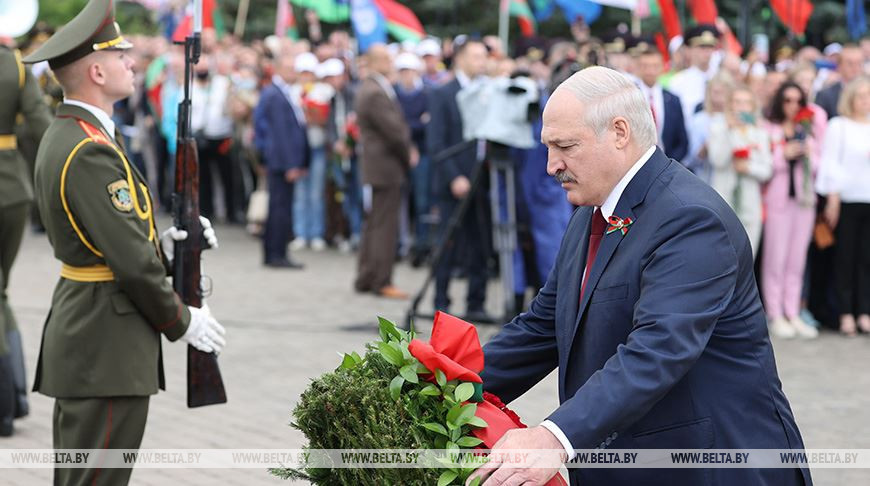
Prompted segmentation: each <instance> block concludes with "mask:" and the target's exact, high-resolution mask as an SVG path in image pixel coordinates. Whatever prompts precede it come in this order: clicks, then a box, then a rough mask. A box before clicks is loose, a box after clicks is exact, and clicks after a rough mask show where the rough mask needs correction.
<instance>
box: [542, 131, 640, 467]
mask: <svg viewBox="0 0 870 486" xmlns="http://www.w3.org/2000/svg"><path fill="white" fill-rule="evenodd" d="M655 150H656V148H655V146H652V147H650V148H649V149H647V151H646V152H644V154H643V155H641V156H640V158H639V159H638V160H637V162H635V163H634V165H632V166H631V169H628V172H626V173H625V175H624V176H622V179H620V180H619V182H618V183H617V184H616V186H614V187H613V190H611V191H610V194H609V195H608V196H607V199H605V200H604V204H602V205H601V207H600V209H601V215H602V216H603V217H604V219H605V220H606V219H608V218H610V217H611V216H613V212H614V211H615V210H616V205H617V203H619V198H620V197H622V193H623V192H624V191H625V188H626V187H628V183H629V182H631V180H632V179H634V176H635V175H636V174H637V172H638V171H639V170H640V169H641V168H642V167H643V165H644V164H646V163H647V161H648V160H649V159H650V157H652V155H653V154H654V153H655ZM593 214H594V213H593ZM582 275H583V276H584V278H585V276H586V270H585V268H584V270H583V274H582ZM581 285H582V282H581ZM541 427H544V428H545V429H547V430H549V431H550V432H551V433H552V434H553V435H555V436H556V438H557V439H559V442H560V443H561V444H562V447H564V448H565V452H567V453H568V460H571V459H573V458H574V456H575V453H574V446H572V445H571V441H570V440H568V437H567V436H566V435H565V433H564V432H562V429H560V428H559V426H558V425H556V424H555V423H553V422H551V421H549V420H544V421H543V422H541Z"/></svg>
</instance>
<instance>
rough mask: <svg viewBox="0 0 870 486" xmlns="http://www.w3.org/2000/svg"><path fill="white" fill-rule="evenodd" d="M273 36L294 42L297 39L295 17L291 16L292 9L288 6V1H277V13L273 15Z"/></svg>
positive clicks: (297, 32)
mask: <svg viewBox="0 0 870 486" xmlns="http://www.w3.org/2000/svg"><path fill="white" fill-rule="evenodd" d="M275 35H276V36H278V37H289V38H291V39H294V40H295V39H298V38H299V30H298V29H297V28H296V16H295V15H293V7H291V6H290V2H289V0H278V11H277V12H276V14H275Z"/></svg>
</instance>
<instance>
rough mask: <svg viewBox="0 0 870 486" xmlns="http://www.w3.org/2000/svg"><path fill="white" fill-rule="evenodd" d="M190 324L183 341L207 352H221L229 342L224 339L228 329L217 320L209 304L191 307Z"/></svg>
mask: <svg viewBox="0 0 870 486" xmlns="http://www.w3.org/2000/svg"><path fill="white" fill-rule="evenodd" d="M188 309H190V325H189V326H188V327H187V332H186V333H184V336H181V339H182V341H185V342H187V343H188V344H190V345H191V346H193V347H194V348H196V349H198V350H200V351H203V352H205V353H212V352H213V353H215V354H220V352H221V350H222V349H223V348H224V346H225V345H226V344H227V342H226V340H224V334H226V330H224V327H223V326H221V325H220V324H219V323H218V321H216V320H215V318H214V317H212V315H211V311H209V309H208V306H207V305H205V304H203V306H202V308H201V309H200V308H196V307H190V306H188Z"/></svg>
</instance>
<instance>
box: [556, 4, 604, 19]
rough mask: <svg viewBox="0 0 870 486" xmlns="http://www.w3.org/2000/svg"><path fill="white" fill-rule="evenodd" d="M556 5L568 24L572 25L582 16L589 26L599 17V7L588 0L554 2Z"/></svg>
mask: <svg viewBox="0 0 870 486" xmlns="http://www.w3.org/2000/svg"><path fill="white" fill-rule="evenodd" d="M556 3H557V4H559V8H561V9H562V13H563V14H565V18H566V19H568V22H569V23H572V24H573V23H574V21H575V20H577V17H581V16H582V17H583V20H584V21H585V22H586V23H587V24H591V23H593V22H595V21H596V20H598V17H599V16H601V5H599V4H597V3H593V2H590V1H589V0H556Z"/></svg>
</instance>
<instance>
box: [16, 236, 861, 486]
mask: <svg viewBox="0 0 870 486" xmlns="http://www.w3.org/2000/svg"><path fill="white" fill-rule="evenodd" d="M163 223H164V226H165V223H166V222H165V221H164V222H163ZM218 234H219V237H220V242H221V247H220V249H219V250H218V251H215V252H209V253H207V254H206V261H205V265H206V270H207V273H208V274H209V275H211V276H212V278H213V280H214V292H213V295H212V297H211V298H210V299H209V305H210V306H211V308H212V311H213V312H214V314H215V315H216V316H217V317H218V318H219V319H220V321H221V322H222V323H223V324H224V325H225V326H226V328H227V333H228V345H227V348H226V350H225V351H224V353H223V354H222V355H221V358H220V363H221V369H222V372H223V375H224V380H225V383H226V386H227V389H228V394H229V403H228V404H226V405H222V406H213V407H205V408H201V409H196V410H188V409H187V408H186V406H185V391H184V390H185V383H184V355H185V346H184V345H182V344H178V343H176V344H171V343H165V344H164V354H165V360H166V371H167V372H166V375H167V388H168V391H167V392H165V393H160V394H159V395H157V396H155V397H152V400H151V409H150V415H149V421H148V429H147V431H146V433H145V438H144V441H143V444H142V447H143V448H202V449H208V448H276V449H277V448H298V447H301V446H302V445H303V443H304V442H303V439H304V438H303V437H302V435H301V434H300V433H298V432H297V431H295V430H294V429H292V428H291V427H289V426H288V425H287V424H288V421H289V418H290V410H291V409H292V407H293V405H294V403H295V401H296V399H297V398H298V396H299V395H300V393H301V392H302V391H303V389H304V388H305V387H306V386H307V384H308V383H309V381H310V380H311V378H313V377H315V376H317V375H319V374H321V373H323V372H326V371H329V370H332V369H333V368H335V366H336V365H337V364H338V361H339V358H338V356H337V355H336V352H338V351H352V350H361V349H362V346H363V344H364V343H365V342H367V341H369V340H372V339H374V338H375V336H376V331H375V328H374V326H373V323H374V321H375V316H377V315H382V316H385V317H387V318H391V319H396V320H398V319H402V317H403V316H404V314H405V311H406V306H407V303H402V302H395V301H387V300H382V299H378V298H375V297H373V296H367V295H359V294H356V293H354V292H353V291H352V290H351V282H352V279H353V275H354V272H355V263H356V261H355V258H354V257H353V256H352V255H341V254H338V253H336V252H334V251H327V252H323V253H314V252H310V251H302V252H299V254H298V255H297V256H298V258H299V259H300V260H301V261H303V262H304V263H305V264H306V265H307V267H306V270H305V271H303V272H293V271H276V270H269V269H265V268H263V267H262V266H261V265H260V246H259V244H258V242H257V241H255V240H253V239H252V238H250V237H249V236H248V235H246V234H245V233H244V231H242V229H240V228H238V227H219V228H218ZM59 268H60V265H59V263H58V262H57V261H56V260H54V258H53V256H52V253H51V249H50V246H49V244H48V242H47V240H46V238H45V237H44V236H40V235H30V234H28V235H27V236H26V238H25V241H24V245H23V248H22V250H21V253H20V255H19V258H18V261H17V263H16V265H15V267H14V269H13V274H12V278H11V288H10V292H9V293H10V298H11V302H12V306H13V309H14V310H15V312H16V313H17V316H18V320H19V323H20V325H21V327H22V331H23V336H24V341H25V347H26V350H25V352H26V354H27V360H28V366H29V369H28V374H29V376H28V378H29V379H32V376H33V370H34V362H35V359H36V356H37V352H38V347H39V339H40V333H41V330H42V323H43V320H44V318H45V316H46V313H47V311H48V305H49V302H50V296H51V292H52V289H53V287H54V284H55V282H56V279H57V275H58V271H59ZM424 277H425V274H424V272H423V271H421V270H414V269H411V268H410V267H408V266H406V265H404V264H403V265H399V266H398V267H397V270H396V276H395V283H396V284H397V285H399V286H400V287H403V288H405V289H408V290H413V289H415V288H417V286H418V285H420V284H421V282H422V281H423V278H424ZM452 290H453V291H455V292H456V294H457V295H456V296H455V298H454V302H463V299H462V296H463V295H464V290H463V289H462V285H461V284H456V285H454V288H453V289H452ZM490 290H491V293H490V295H495V294H497V291H496V289H495V284H492V286H491V288H490ZM425 302H427V306H428V305H429V304H428V303H429V302H431V298H427V299H426V301H425ZM489 305H490V306H491V311H492V312H495V311H496V309H498V308H499V307H498V303H497V302H489ZM463 310H464V309H462V308H458V309H454V311H456V312H462V311H463ZM370 323H371V324H370ZM361 324H365V325H361ZM494 331H495V328H494V327H491V326H490V327H487V328H482V329H481V338H482V339H483V340H486V339H488V337H490V336H491V335H492V334H493V333H494ZM775 348H776V353H777V358H778V365H779V371H780V376H781V378H782V381H783V383H784V388H785V391H786V393H787V395H788V397H789V398H790V400H791V404H792V407H793V409H794V412H795V415H796V416H797V421H798V425H799V426H800V428H801V431H802V432H803V436H804V439H805V441H806V444H807V446H808V447H809V448H865V449H870V436H868V432H870V429H868V428H867V426H868V424H870V373H868V372H867V362H868V339H867V338H858V339H851V340H848V339H844V338H841V337H839V336H837V335H835V334H833V333H823V334H822V336H821V337H820V339H818V340H817V341H813V342H805V341H778V342H775ZM556 404H557V401H556V381H555V376H554V375H551V376H550V377H548V378H547V379H546V380H544V381H543V382H542V383H541V384H539V385H538V386H537V387H536V388H534V389H533V390H532V391H530V392H529V393H527V394H526V395H525V396H523V397H522V398H520V399H519V400H518V401H517V402H515V405H514V408H515V409H516V410H517V411H518V412H519V413H520V415H521V416H523V417H524V418H525V419H527V422H529V423H536V422H537V421H539V420H541V419H543V418H544V417H546V415H547V414H548V413H549V412H550V411H551V410H552V409H553V408H554V407H555V406H556ZM52 405H53V402H52V400H51V399H49V398H46V397H44V396H41V395H32V396H31V407H32V413H31V415H30V416H29V417H27V418H26V419H23V420H20V421H16V435H15V436H14V437H13V438H11V439H0V448H49V447H51V410H52ZM814 477H815V479H816V484H818V485H852V484H870V470H858V469H852V470H848V469H820V470H816V471H814ZM50 482H51V471H50V470H40V469H31V470H26V469H22V470H3V471H2V473H0V483H2V484H8V485H27V486H29V485H37V484H50ZM182 483H183V484H185V485H190V486H194V485H214V484H221V485H252V484H279V483H282V481H280V480H277V479H275V478H271V477H270V476H269V475H268V474H267V473H266V472H265V471H260V470H253V469H225V470H212V471H210V470H197V469H168V470H153V469H149V470H146V469H140V470H137V471H135V472H134V473H133V479H132V484H134V485H167V484H182Z"/></svg>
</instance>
